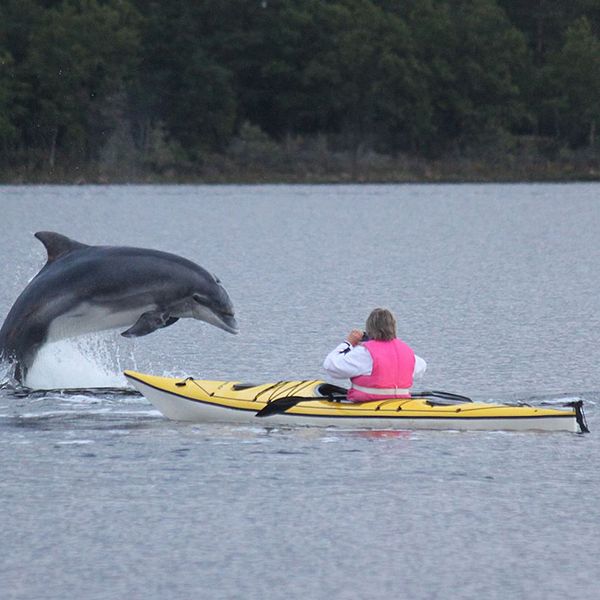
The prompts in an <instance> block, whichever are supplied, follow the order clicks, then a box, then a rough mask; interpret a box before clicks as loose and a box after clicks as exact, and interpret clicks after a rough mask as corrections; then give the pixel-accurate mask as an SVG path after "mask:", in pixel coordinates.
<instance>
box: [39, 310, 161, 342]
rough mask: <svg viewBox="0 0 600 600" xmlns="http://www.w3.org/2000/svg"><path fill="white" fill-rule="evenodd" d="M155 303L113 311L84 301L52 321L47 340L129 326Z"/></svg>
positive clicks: (53, 340)
mask: <svg viewBox="0 0 600 600" xmlns="http://www.w3.org/2000/svg"><path fill="white" fill-rule="evenodd" d="M155 308H156V305H154V304H150V305H148V306H146V307H143V306H138V307H136V308H134V309H127V310H120V311H114V310H111V309H109V308H107V307H105V306H102V305H98V304H90V303H87V302H86V303H84V304H80V305H79V306H77V307H76V308H74V309H73V310H71V311H69V312H67V313H64V314H63V315H61V316H60V317H57V318H56V319H54V320H53V321H52V323H51V324H50V327H49V328H48V339H47V341H48V342H55V341H58V340H63V339H65V338H71V337H77V336H79V335H84V334H86V333H95V332H97V331H107V330H109V329H119V328H122V327H131V325H133V324H134V323H135V322H136V321H137V320H138V319H139V317H140V315H141V314H143V313H145V312H147V311H149V310H154V309H155Z"/></svg>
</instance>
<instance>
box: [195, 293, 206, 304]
mask: <svg viewBox="0 0 600 600" xmlns="http://www.w3.org/2000/svg"><path fill="white" fill-rule="evenodd" d="M192 298H193V299H194V300H195V301H196V302H197V303H198V304H206V303H207V302H208V298H207V297H206V296H202V295H201V294H192Z"/></svg>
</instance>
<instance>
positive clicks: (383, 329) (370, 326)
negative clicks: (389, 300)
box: [366, 308, 396, 341]
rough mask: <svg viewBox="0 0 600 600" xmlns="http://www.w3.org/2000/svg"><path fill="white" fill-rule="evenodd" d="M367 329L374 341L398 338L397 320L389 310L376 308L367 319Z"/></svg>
mask: <svg viewBox="0 0 600 600" xmlns="http://www.w3.org/2000/svg"><path fill="white" fill-rule="evenodd" d="M366 329H367V335H368V336H369V338H370V339H372V340H383V341H388V340H393V339H394V338H395V337H396V318H395V317H394V315H393V314H392V313H391V311H389V310H388V309H387V308H375V309H373V310H372V311H371V314H370V315H369V317H368V318H367V324H366Z"/></svg>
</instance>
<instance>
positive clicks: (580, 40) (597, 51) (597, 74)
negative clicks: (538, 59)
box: [546, 17, 600, 146]
mask: <svg viewBox="0 0 600 600" xmlns="http://www.w3.org/2000/svg"><path fill="white" fill-rule="evenodd" d="M546 75H547V81H548V88H547V89H548V90H549V91H550V94H549V100H548V101H547V102H546V106H550V107H551V108H553V109H554V111H555V117H556V133H557V134H558V135H559V136H560V137H562V138H563V139H566V140H568V141H569V142H570V143H571V144H572V145H573V146H580V145H583V144H586V143H587V144H588V145H589V146H593V145H594V144H595V142H596V132H597V127H598V123H600V40H599V39H598V37H597V36H596V35H594V33H593V32H592V27H591V24H590V21H589V20H588V19H587V18H586V17H581V18H580V19H578V20H577V21H575V22H574V23H573V24H572V25H571V26H570V27H569V28H568V29H567V31H566V33H565V41H564V45H563V47H562V49H561V50H560V52H557V53H556V54H555V55H554V56H553V57H552V59H551V60H550V62H549V65H548V68H547V70H546Z"/></svg>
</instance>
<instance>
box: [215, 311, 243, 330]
mask: <svg viewBox="0 0 600 600" xmlns="http://www.w3.org/2000/svg"><path fill="white" fill-rule="evenodd" d="M218 317H219V322H218V323H216V325H217V327H220V328H221V329H224V330H225V331H228V332H229V333H234V334H236V333H239V331H240V330H239V327H238V324H237V321H236V320H235V317H234V316H233V315H225V314H223V313H219V314H218Z"/></svg>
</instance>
